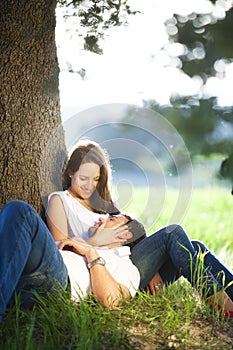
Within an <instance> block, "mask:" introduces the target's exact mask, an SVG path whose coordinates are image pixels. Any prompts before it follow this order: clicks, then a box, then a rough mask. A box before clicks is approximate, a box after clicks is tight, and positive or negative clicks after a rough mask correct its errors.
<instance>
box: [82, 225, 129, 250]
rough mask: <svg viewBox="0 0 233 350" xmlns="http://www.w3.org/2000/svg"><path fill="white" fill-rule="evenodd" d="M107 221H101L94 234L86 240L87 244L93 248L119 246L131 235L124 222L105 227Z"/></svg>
mask: <svg viewBox="0 0 233 350" xmlns="http://www.w3.org/2000/svg"><path fill="white" fill-rule="evenodd" d="M106 223H107V221H102V222H101V223H100V226H99V227H98V228H97V230H96V232H95V234H94V235H93V236H92V237H91V238H90V239H88V243H90V244H91V245H93V246H98V247H100V246H109V247H113V246H121V245H123V244H124V243H125V242H126V241H127V240H128V239H129V238H131V237H132V236H133V234H132V233H131V232H130V231H129V230H128V226H127V225H125V223H124V222H121V223H117V224H115V225H113V226H112V227H108V228H107V227H105V226H106Z"/></svg>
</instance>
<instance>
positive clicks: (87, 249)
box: [58, 237, 95, 256]
mask: <svg viewBox="0 0 233 350" xmlns="http://www.w3.org/2000/svg"><path fill="white" fill-rule="evenodd" d="M58 248H59V249H60V250H71V251H72V252H74V253H76V254H79V255H83V256H88V255H90V254H91V253H93V252H95V249H94V248H93V247H92V246H91V245H90V244H88V243H86V242H85V241H84V240H82V239H81V238H77V237H75V238H74V239H65V240H63V241H60V242H58Z"/></svg>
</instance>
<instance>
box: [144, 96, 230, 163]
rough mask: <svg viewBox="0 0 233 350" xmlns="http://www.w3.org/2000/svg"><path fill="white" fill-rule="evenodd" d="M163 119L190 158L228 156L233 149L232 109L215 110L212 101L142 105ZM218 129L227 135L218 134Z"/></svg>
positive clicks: (178, 101) (186, 100)
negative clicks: (173, 128)
mask: <svg viewBox="0 0 233 350" xmlns="http://www.w3.org/2000/svg"><path fill="white" fill-rule="evenodd" d="M144 104H145V106H147V107H149V108H150V109H152V110H153V111H156V112H159V113H160V114H161V115H162V116H163V117H165V118H166V119H167V120H168V121H169V122H170V123H171V124H172V125H173V126H174V127H175V128H176V130H177V131H178V133H179V134H180V135H181V136H182V138H183V140H184V142H185V144H186V146H187V148H188V150H189V152H190V155H191V156H194V155H199V154H202V155H210V154H213V153H220V154H221V153H222V154H230V153H231V151H232V149H233V137H232V133H233V119H232V111H233V108H228V109H226V108H222V109H221V108H217V107H214V104H215V102H214V99H213V98H211V99H208V100H207V99H200V100H195V99H193V98H190V97H187V98H179V99H178V98H176V99H173V101H172V104H171V106H159V104H157V103H156V102H155V101H147V102H145V103H144ZM221 128H225V130H229V133H224V132H221V131H220V130H221Z"/></svg>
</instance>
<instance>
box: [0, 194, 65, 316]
mask: <svg viewBox="0 0 233 350" xmlns="http://www.w3.org/2000/svg"><path fill="white" fill-rule="evenodd" d="M67 283H68V273H67V269H66V266H65V264H64V263H63V259H62V256H61V254H60V252H59V250H58V248H57V246H56V244H55V242H54V240H53V238H52V236H51V234H50V232H49V230H48V228H47V226H46V225H45V223H44V222H43V220H42V219H41V218H40V217H39V215H38V214H37V213H36V211H35V210H34V209H33V208H32V207H31V206H29V205H28V204H26V203H25V202H22V201H11V202H9V203H8V204H6V205H5V206H4V207H3V209H2V211H1V213H0V322H1V321H2V319H3V314H4V312H5V310H6V308H7V305H8V304H9V303H10V302H11V301H13V299H14V292H15V291H16V292H19V293H20V297H21V303H22V305H23V306H25V307H30V306H31V305H32V304H33V302H34V300H33V298H34V296H35V293H45V292H49V293H55V291H56V290H57V288H58V287H62V288H64V289H66V287H67Z"/></svg>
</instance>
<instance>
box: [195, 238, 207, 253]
mask: <svg viewBox="0 0 233 350" xmlns="http://www.w3.org/2000/svg"><path fill="white" fill-rule="evenodd" d="M191 243H192V245H193V246H194V249H195V250H196V251H197V252H201V253H204V252H206V251H207V248H206V246H205V245H204V244H203V243H202V242H200V241H197V240H195V241H191Z"/></svg>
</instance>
